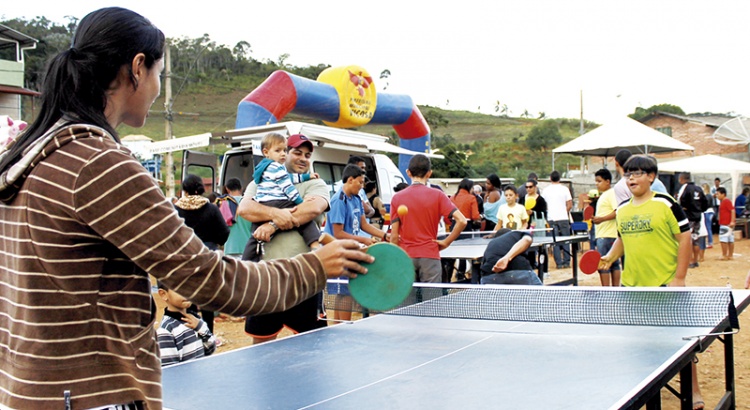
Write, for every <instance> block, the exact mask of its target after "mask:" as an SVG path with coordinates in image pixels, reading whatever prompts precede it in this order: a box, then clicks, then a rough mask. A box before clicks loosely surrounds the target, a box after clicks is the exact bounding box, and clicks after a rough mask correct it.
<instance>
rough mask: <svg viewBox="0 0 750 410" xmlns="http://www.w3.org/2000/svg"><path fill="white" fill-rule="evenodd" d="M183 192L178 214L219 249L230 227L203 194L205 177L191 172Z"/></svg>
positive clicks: (205, 239) (179, 201)
mask: <svg viewBox="0 0 750 410" xmlns="http://www.w3.org/2000/svg"><path fill="white" fill-rule="evenodd" d="M182 192H183V195H182V197H181V198H180V199H178V200H177V202H175V204H174V206H175V208H177V214H178V215H180V217H181V218H182V219H184V220H185V225H187V226H189V227H191V228H193V231H195V234H196V235H198V238H200V240H201V241H203V244H204V245H206V246H207V247H208V249H211V250H214V251H215V250H217V249H219V247H220V246H222V245H224V242H226V241H227V238H228V237H229V227H228V226H227V223H226V221H225V220H224V217H223V216H222V215H221V211H220V210H219V207H218V206H216V205H214V204H212V203H211V202H210V201H209V199H208V198H206V197H205V196H203V194H204V193H205V192H206V188H205V187H204V186H203V179H202V178H201V177H199V176H198V175H194V174H189V175H188V176H186V177H185V179H184V180H183V181H182ZM211 331H213V330H211Z"/></svg>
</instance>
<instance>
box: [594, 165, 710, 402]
mask: <svg viewBox="0 0 750 410" xmlns="http://www.w3.org/2000/svg"><path fill="white" fill-rule="evenodd" d="M623 170H624V172H623V178H625V179H626V180H627V186H628V188H629V189H630V192H631V193H632V194H633V196H632V197H631V198H630V199H629V200H627V201H626V202H624V203H623V204H621V205H620V207H619V208H617V217H616V220H617V233H618V237H617V240H616V241H615V243H614V244H613V245H612V249H611V250H610V251H609V253H607V254H606V255H604V256H602V259H601V263H600V264H599V269H609V268H610V267H611V266H612V264H613V263H614V262H615V261H616V260H617V259H618V258H619V257H620V256H622V255H623V253H624V254H625V255H627V258H628V263H627V264H625V268H624V269H623V271H622V285H623V286H685V277H686V276H687V270H688V262H689V261H690V257H691V254H692V247H691V238H690V226H689V223H688V219H687V217H686V216H685V212H684V211H683V210H682V207H681V206H680V204H679V203H677V201H675V200H674V199H673V198H672V197H671V196H669V195H665V194H662V193H660V192H654V191H652V190H651V184H652V183H653V182H654V179H655V178H656V174H657V172H658V169H657V165H656V161H654V160H653V158H649V157H648V156H645V155H633V156H632V157H630V159H628V161H627V162H625V164H624V165H623ZM692 372H693V405H694V408H701V409H702V408H703V397H702V396H701V392H700V387H699V386H698V379H697V371H696V368H695V363H693V368H692Z"/></svg>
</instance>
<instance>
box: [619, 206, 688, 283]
mask: <svg viewBox="0 0 750 410" xmlns="http://www.w3.org/2000/svg"><path fill="white" fill-rule="evenodd" d="M616 220H617V232H618V234H619V235H620V237H621V238H622V242H623V245H624V249H625V269H624V270H623V271H622V284H623V285H624V286H662V285H666V284H668V283H669V282H671V281H672V279H674V276H675V273H676V271H677V254H678V250H679V243H678V242H677V239H675V235H677V234H679V233H681V232H686V231H687V230H688V229H689V226H688V220H687V218H686V217H685V213H684V212H683V211H682V207H680V204H678V203H677V202H675V200H674V199H673V198H672V197H671V196H669V195H666V194H662V193H658V192H653V193H652V197H651V199H650V200H648V201H647V202H645V203H643V204H640V205H633V199H632V198H631V199H630V200H629V201H628V202H626V203H625V204H624V205H622V206H620V207H619V208H618V209H617V219H616Z"/></svg>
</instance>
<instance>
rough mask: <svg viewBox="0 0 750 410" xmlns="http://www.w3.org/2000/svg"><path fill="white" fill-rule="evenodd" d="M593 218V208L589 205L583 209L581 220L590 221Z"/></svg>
mask: <svg viewBox="0 0 750 410" xmlns="http://www.w3.org/2000/svg"><path fill="white" fill-rule="evenodd" d="M593 217H594V207H593V206H591V205H589V206H587V207H586V208H583V220H584V221H590V220H591V218H593Z"/></svg>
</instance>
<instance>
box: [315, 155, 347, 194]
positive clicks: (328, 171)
mask: <svg viewBox="0 0 750 410" xmlns="http://www.w3.org/2000/svg"><path fill="white" fill-rule="evenodd" d="M344 167H345V165H344V164H333V163H330V162H320V161H315V162H314V163H313V168H314V169H313V172H317V173H318V175H320V179H321V180H323V181H325V183H326V185H328V191H329V192H330V194H331V196H333V194H335V193H336V191H338V189H339V188H341V185H342V183H341V177H342V176H343V175H344Z"/></svg>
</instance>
